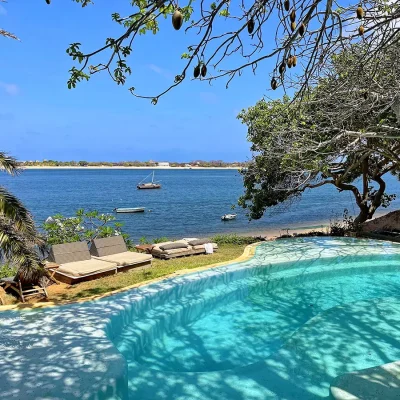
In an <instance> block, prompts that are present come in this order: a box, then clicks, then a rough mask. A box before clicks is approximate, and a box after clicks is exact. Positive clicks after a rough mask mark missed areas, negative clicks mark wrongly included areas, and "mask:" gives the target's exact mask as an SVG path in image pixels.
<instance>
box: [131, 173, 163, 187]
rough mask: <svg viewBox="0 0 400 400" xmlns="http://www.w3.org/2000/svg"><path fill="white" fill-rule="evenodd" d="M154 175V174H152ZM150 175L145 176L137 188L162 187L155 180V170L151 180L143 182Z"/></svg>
mask: <svg viewBox="0 0 400 400" xmlns="http://www.w3.org/2000/svg"><path fill="white" fill-rule="evenodd" d="M150 175H152V174H150ZM150 175H148V176H146V178H144V179H143V180H142V181H141V182H139V183H138V185H137V188H138V189H160V188H161V185H160V184H159V183H158V182H156V181H154V171H153V175H152V177H151V182H146V183H143V182H144V181H145V180H146V179H147V178H148V177H149V176H150Z"/></svg>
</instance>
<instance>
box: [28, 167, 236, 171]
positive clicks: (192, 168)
mask: <svg viewBox="0 0 400 400" xmlns="http://www.w3.org/2000/svg"><path fill="white" fill-rule="evenodd" d="M22 168H23V169H167V170H174V169H188V170H189V169H191V170H197V169H198V170H203V169H233V170H240V169H241V168H242V167H124V166H115V167H109V166H87V167H80V166H75V167H74V166H59V167H48V166H26V167H25V166H23V167H22Z"/></svg>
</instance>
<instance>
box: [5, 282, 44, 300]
mask: <svg viewBox="0 0 400 400" xmlns="http://www.w3.org/2000/svg"><path fill="white" fill-rule="evenodd" d="M0 286H2V287H3V289H4V290H7V289H11V290H13V291H14V292H16V293H17V294H18V296H19V297H20V298H21V300H22V302H23V303H25V300H26V299H27V298H28V297H33V296H43V297H45V298H47V292H46V288H45V287H44V286H42V285H40V284H25V283H24V284H22V283H21V281H20V280H18V279H17V278H15V277H9V278H2V279H0Z"/></svg>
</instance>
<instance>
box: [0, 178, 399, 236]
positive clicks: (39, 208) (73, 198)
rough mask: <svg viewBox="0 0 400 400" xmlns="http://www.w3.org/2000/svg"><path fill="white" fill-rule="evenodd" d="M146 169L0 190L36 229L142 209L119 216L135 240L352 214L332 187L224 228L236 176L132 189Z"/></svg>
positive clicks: (26, 182) (237, 187) (311, 222)
mask: <svg viewBox="0 0 400 400" xmlns="http://www.w3.org/2000/svg"><path fill="white" fill-rule="evenodd" d="M150 172H151V171H150V170H149V171H147V170H27V171H24V173H22V174H21V175H20V176H19V177H17V178H10V177H8V176H6V175H5V174H1V176H0V184H4V185H5V186H6V187H7V188H9V190H11V191H12V192H13V193H15V194H16V195H18V196H19V197H20V199H21V200H22V201H23V202H24V203H25V204H26V205H27V206H28V207H29V208H30V210H31V211H32V213H33V214H34V216H35V219H36V222H37V224H42V223H43V221H44V220H45V219H46V218H47V217H48V216H50V215H54V214H57V213H61V214H63V215H64V216H72V215H73V214H74V211H75V210H77V209H78V208H84V209H85V210H93V209H96V210H98V211H100V212H102V213H107V212H112V210H113V209H114V208H115V207H146V209H147V210H151V212H147V211H146V212H145V213H143V214H127V215H121V214H118V215H117V218H118V220H120V221H121V222H124V223H125V226H124V230H125V231H126V232H127V233H129V234H130V235H131V236H132V238H133V239H135V240H137V239H139V238H140V237H142V236H146V237H147V238H149V239H151V238H157V237H161V236H167V237H171V238H179V237H185V236H186V237H188V236H205V235H210V234H214V233H225V232H237V233H245V232H249V233H250V232H262V231H267V230H270V229H277V228H278V229H285V228H292V227H311V226H318V225H321V223H326V222H329V219H330V218H332V217H333V216H335V215H342V213H343V209H344V208H348V209H349V211H350V212H351V213H353V210H355V205H354V200H353V198H352V196H351V195H350V194H349V193H348V192H343V193H338V192H337V190H336V189H335V188H333V187H330V186H328V185H327V186H325V187H321V188H318V189H315V190H313V191H309V192H307V193H305V194H304V196H303V198H302V199H301V200H300V201H299V202H297V203H296V204H295V205H294V206H292V207H291V208H289V210H286V212H285V213H279V212H278V210H274V211H273V212H272V213H269V214H268V215H266V216H264V218H262V219H261V220H258V221H251V222H249V221H248V219H247V217H246V216H245V211H244V210H241V209H239V208H238V207H237V208H236V210H235V212H236V213H238V214H239V215H238V217H237V219H236V220H234V221H227V222H222V221H221V220H220V217H221V215H223V214H225V213H229V212H231V205H232V204H235V203H236V202H237V199H238V198H239V196H240V195H241V194H242V193H243V186H242V178H241V176H240V174H239V173H238V172H237V171H235V170H197V171H196V170H172V171H171V170H159V171H156V178H157V179H159V180H161V183H162V185H163V187H162V189H161V190H137V189H136V184H137V183H138V182H139V181H141V180H142V179H143V178H144V177H145V176H146V175H148V174H149V173H150ZM387 182H388V190H387V191H388V192H389V193H397V194H398V197H399V199H398V200H396V201H394V202H393V203H392V205H391V207H390V209H396V208H399V205H400V189H399V183H398V181H397V180H396V179H395V178H394V177H392V176H390V177H388V178H387Z"/></svg>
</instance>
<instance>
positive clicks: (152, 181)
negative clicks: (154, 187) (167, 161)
mask: <svg viewBox="0 0 400 400" xmlns="http://www.w3.org/2000/svg"><path fill="white" fill-rule="evenodd" d="M151 183H154V171H153V177H152V178H151Z"/></svg>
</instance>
